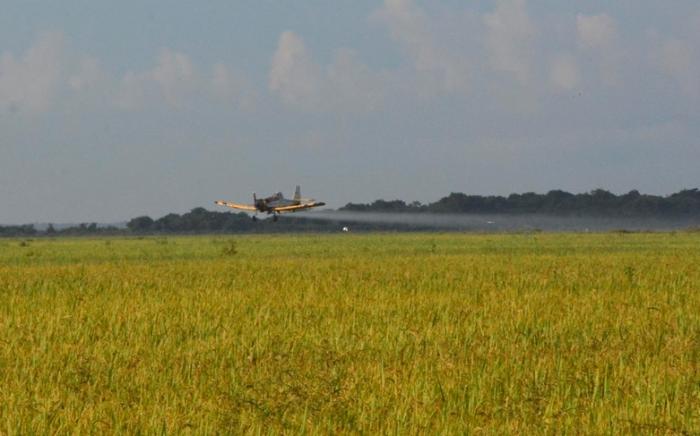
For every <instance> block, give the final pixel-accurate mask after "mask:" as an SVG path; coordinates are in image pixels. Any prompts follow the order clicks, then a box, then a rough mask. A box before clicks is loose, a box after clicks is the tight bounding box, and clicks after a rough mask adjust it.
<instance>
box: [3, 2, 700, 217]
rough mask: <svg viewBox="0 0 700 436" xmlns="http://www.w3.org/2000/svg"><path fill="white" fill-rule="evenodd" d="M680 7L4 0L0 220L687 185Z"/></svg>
mask: <svg viewBox="0 0 700 436" xmlns="http://www.w3.org/2000/svg"><path fill="white" fill-rule="evenodd" d="M699 103H700V3H698V2H697V1H690V0H674V1H673V2H658V1H651V0H619V1H615V2H609V1H602V0H574V1H570V2H561V1H555V0H538V1H535V0H495V1H486V0H481V1H479V0H477V1H469V2H466V1H461V0H459V1H458V0H445V1H437V2H436V1H430V2H428V1H419V0H386V1H384V2H381V1H366V0H353V1H351V0H337V1H329V0H325V1H322V0H308V1H298V2H288V1H282V0H279V1H273V0H249V1H229V0H226V1H224V0H209V1H207V2H184V1H172V0H168V1H166V0H139V1H133V0H125V1H120V2H96V1H94V0H69V1H64V2H56V1H49V0H46V1H39V0H4V1H3V5H2V13H0V223H1V224H13V223H28V222H56V223H62V222H93V221H95V222H103V223H108V222H117V221H122V220H127V219H129V218H132V217H135V216H139V215H149V216H152V217H154V218H157V217H160V216H162V215H164V214H166V213H169V212H176V213H183V212H186V211H188V210H190V209H192V208H194V207H199V206H204V207H206V208H208V209H210V210H215V209H216V206H214V205H213V201H214V200H216V199H225V200H233V201H241V202H243V201H248V200H251V199H252V198H251V197H252V193H253V192H257V193H258V194H259V195H265V194H270V193H273V192H277V191H283V192H284V193H286V194H287V195H291V194H292V193H293V190H294V186H295V185H297V184H300V185H301V186H302V193H303V194H304V196H311V197H315V198H317V199H319V200H323V201H326V202H327V203H328V204H329V206H332V207H339V206H342V205H344V204H345V203H347V202H369V201H373V200H375V199H378V198H383V199H386V200H392V199H397V198H398V199H403V200H406V201H413V200H418V201H421V202H431V201H436V200H438V199H439V198H441V197H443V196H445V195H447V194H449V193H450V192H465V193H469V194H480V195H491V194H497V195H508V194H510V193H513V192H518V193H522V192H528V191H534V192H539V193H545V192H547V191H549V190H551V189H564V190H568V191H571V192H586V191H590V190H592V189H597V188H603V189H607V190H610V191H612V192H615V193H624V192H627V191H630V190H632V189H637V190H639V191H641V192H646V193H652V194H663V195H666V194H670V193H673V192H676V191H678V190H681V189H686V188H696V187H700V170H699V169H698V167H699V165H698V164H699V163H700V140H699V139H698V138H700V115H699V114H700V110H699V109H700V105H699Z"/></svg>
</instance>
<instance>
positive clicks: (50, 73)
mask: <svg viewBox="0 0 700 436" xmlns="http://www.w3.org/2000/svg"><path fill="white" fill-rule="evenodd" d="M63 45H64V43H63V35H62V34H61V33H46V34H43V35H41V36H39V37H38V38H37V40H36V41H35V42H34V45H32V46H31V47H30V48H29V49H28V50H27V51H26V52H25V53H24V54H22V55H21V56H19V57H15V55H14V54H12V53H8V52H6V53H3V54H2V55H1V56H0V107H6V108H9V109H10V110H19V111H25V110H27V111H32V112H40V111H45V110H47V109H48V108H49V107H50V105H51V103H52V102H53V98H54V96H55V95H56V93H57V91H58V88H59V85H60V81H61V75H62V70H63Z"/></svg>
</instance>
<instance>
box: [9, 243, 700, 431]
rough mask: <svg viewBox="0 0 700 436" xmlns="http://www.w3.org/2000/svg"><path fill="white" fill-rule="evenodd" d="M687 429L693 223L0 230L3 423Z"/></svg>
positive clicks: (697, 337) (697, 307)
mask: <svg viewBox="0 0 700 436" xmlns="http://www.w3.org/2000/svg"><path fill="white" fill-rule="evenodd" d="M105 432H108V433H113V432H117V433H148V434H151V433H181V432H192V433H197V434H200V433H211V434H217V433H264V434H267V433H280V432H286V433H294V434H296V433H339V432H341V433H365V434H375V433H408V434H413V433H469V432H473V433H485V434H503V433H519V434H528V433H530V434H531V433H576V434H578V433H594V434H601V433H609V434H619V433H658V434H671V433H697V432H700V234H689V233H688V234H684V233H678V234H622V233H620V234H615V233H611V234H585V235H584V234H581V235H574V234H529V235H463V234H440V235H435V234H382V235H352V234H344V235H310V236H245V237H243V236H237V237H218V236H202V237H181V238H180V237H178V238H174V237H167V238H165V237H158V238H155V237H154V238H142V239H121V238H110V239H94V240H90V239H71V240H68V239H55V240H52V239H35V240H30V241H26V240H14V239H11V240H8V239H5V240H2V239H0V433H4V434H36V433H52V434H54V433H58V434H67V433H79V434H83V433H95V434H101V433H105Z"/></svg>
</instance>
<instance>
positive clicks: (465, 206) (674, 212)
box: [0, 189, 700, 237]
mask: <svg viewBox="0 0 700 436" xmlns="http://www.w3.org/2000/svg"><path fill="white" fill-rule="evenodd" d="M339 211H352V212H381V213H387V212H391V213H443V214H445V213H449V214H489V215H493V214H510V215H517V214H522V215H526V214H541V215H552V216H583V217H588V216H590V217H614V218H678V217H691V218H700V191H699V190H698V189H686V190H682V191H680V192H677V193H674V194H671V195H668V196H656V195H649V194H640V193H639V192H638V191H630V192H628V193H627V194H623V195H615V194H613V193H611V192H609V191H606V190H603V189H596V190H593V191H591V192H586V193H581V194H572V193H569V192H566V191H561V190H554V191H549V192H548V193H546V194H536V193H532V192H528V193H524V194H511V195H509V196H507V197H503V196H481V195H467V194H463V193H454V192H453V193H451V194H450V195H448V196H446V197H443V198H441V199H439V200H438V201H436V202H434V203H429V204H421V203H420V202H417V201H414V202H410V203H406V202H405V201H403V200H391V201H386V200H376V201H374V202H372V203H367V204H359V203H348V204H346V205H345V206H343V207H341V208H340V209H339ZM344 223H351V222H349V221H347V220H343V221H341V220H337V221H334V220H329V219H324V220H319V219H313V218H307V217H296V216H294V215H285V217H284V219H281V220H279V222H276V223H273V222H271V220H260V221H258V222H253V221H252V220H251V219H250V216H249V215H248V214H246V213H243V212H240V213H234V212H214V211H209V210H206V209H204V208H202V207H198V208H195V209H192V210H191V211H189V212H187V213H184V214H181V215H180V214H176V213H170V214H167V215H165V216H162V217H160V218H158V219H153V218H151V217H149V216H139V217H136V218H133V219H131V220H129V221H128V223H127V224H126V227H121V228H119V227H115V226H108V227H105V226H100V225H98V224H96V223H89V224H88V223H82V224H78V225H75V226H69V227H64V228H61V229H56V228H55V227H54V226H53V225H49V226H48V227H47V228H46V229H44V230H37V229H36V228H35V226H34V225H31V224H27V225H19V226H0V237H31V236H83V235H134V234H135V235H139V234H197V233H284V232H303V231H313V232H325V231H328V232H331V231H337V230H338V226H339V225H341V224H344ZM351 224H352V226H353V229H355V230H398V229H401V230H404V229H407V228H410V229H413V230H428V229H427V228H423V227H420V226H415V225H414V226H408V225H405V224H387V223H357V222H355V223H351Z"/></svg>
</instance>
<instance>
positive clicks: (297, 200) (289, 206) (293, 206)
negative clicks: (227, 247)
mask: <svg viewBox="0 0 700 436" xmlns="http://www.w3.org/2000/svg"><path fill="white" fill-rule="evenodd" d="M214 203H216V204H218V205H219V206H226V207H230V208H231V209H239V210H245V211H248V212H255V213H256V214H257V213H258V212H265V213H267V214H268V215H270V214H272V220H273V221H277V217H278V215H279V214H282V213H286V212H298V211H300V210H305V209H311V208H312V207H319V206H325V205H326V203H324V202H322V201H316V200H314V199H313V198H301V187H300V186H298V185H297V189H296V191H294V198H292V199H289V198H284V195H283V194H282V193H281V192H278V193H277V194H274V195H271V196H269V197H267V198H258V197H256V196H255V194H253V204H239V203H231V202H228V201H223V200H217V201H215V202H214ZM256 220H257V217H256V216H255V215H254V216H253V221H256Z"/></svg>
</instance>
